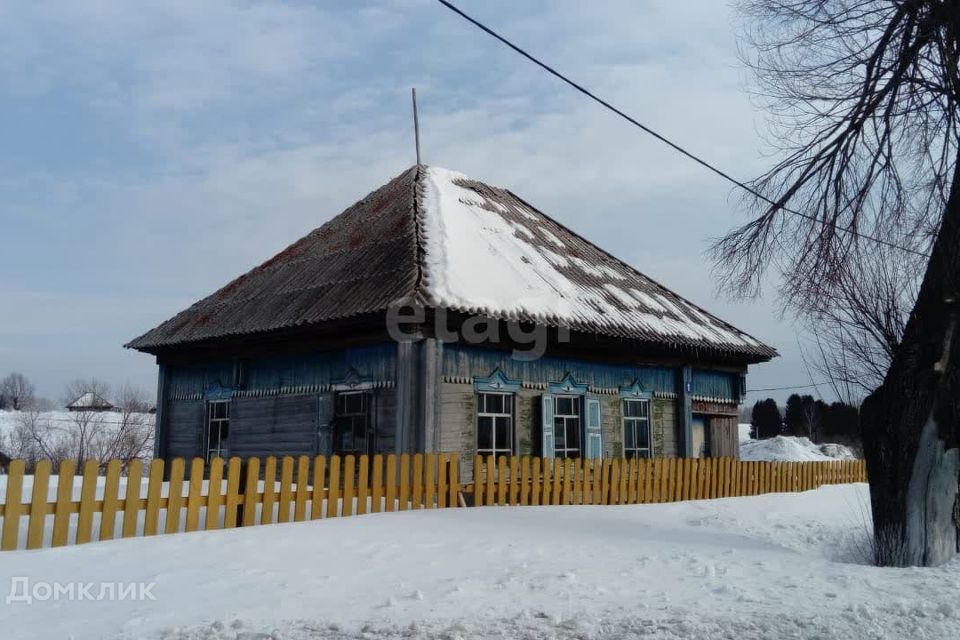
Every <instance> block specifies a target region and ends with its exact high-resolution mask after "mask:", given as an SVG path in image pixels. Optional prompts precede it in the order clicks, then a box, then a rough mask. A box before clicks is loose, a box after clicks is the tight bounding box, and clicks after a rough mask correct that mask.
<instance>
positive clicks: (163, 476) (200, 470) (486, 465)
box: [0, 453, 866, 551]
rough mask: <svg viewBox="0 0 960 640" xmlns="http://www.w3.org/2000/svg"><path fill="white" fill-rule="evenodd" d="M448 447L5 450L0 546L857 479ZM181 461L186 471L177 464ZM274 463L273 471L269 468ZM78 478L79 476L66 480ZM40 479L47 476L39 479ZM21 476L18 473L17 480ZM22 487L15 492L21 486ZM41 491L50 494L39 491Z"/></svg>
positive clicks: (807, 467) (821, 472) (831, 466)
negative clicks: (313, 452) (84, 458)
mask: <svg viewBox="0 0 960 640" xmlns="http://www.w3.org/2000/svg"><path fill="white" fill-rule="evenodd" d="M458 463H459V459H458V457H457V456H456V455H453V454H443V453H440V454H416V455H406V454H405V455H400V456H396V455H388V456H381V455H376V456H372V457H368V456H365V455H364V456H359V457H354V456H346V457H344V458H342V459H341V458H340V457H339V456H331V457H329V458H325V457H324V456H317V457H315V458H309V457H307V456H302V457H299V458H296V459H295V458H291V457H284V458H282V459H281V460H279V461H278V460H277V459H276V458H274V457H268V458H265V459H263V460H262V464H261V460H260V459H259V458H248V459H247V460H245V461H241V460H240V459H239V458H231V459H230V460H229V461H227V462H225V461H223V460H221V459H219V458H217V459H214V460H213V461H211V463H210V464H209V465H207V464H206V463H205V461H204V460H202V459H200V458H195V459H193V460H192V461H190V463H189V467H188V466H187V464H186V462H185V461H184V460H183V459H182V458H177V459H174V460H171V461H170V462H169V465H167V463H166V462H165V461H163V460H154V461H153V462H151V463H150V465H149V468H147V469H146V473H144V466H143V464H142V463H141V462H140V461H138V460H134V461H131V462H129V463H128V465H127V468H126V476H125V477H123V476H122V474H121V470H122V468H123V467H122V465H121V462H120V461H118V460H112V461H110V462H109V463H108V464H106V465H105V467H104V468H102V467H101V465H99V464H98V463H97V462H95V461H88V462H86V463H85V464H84V465H83V468H82V475H79V476H78V475H77V468H76V464H75V463H74V462H72V461H69V460H66V461H63V462H61V463H60V464H59V467H58V471H57V473H56V474H53V473H52V465H51V464H50V462H49V461H42V462H39V463H38V464H37V465H36V468H35V469H34V472H33V474H32V476H31V475H26V473H25V465H24V462H23V461H21V460H15V461H13V462H11V464H10V466H9V470H8V475H7V477H6V481H7V482H6V491H5V495H4V497H5V500H4V502H3V503H2V504H0V550H2V551H8V550H14V549H18V548H26V549H37V548H40V547H43V546H54V547H58V546H63V545H66V544H69V543H71V542H72V543H75V544H83V543H86V542H91V541H92V540H94V539H96V540H110V539H113V538H115V537H123V538H129V537H134V536H141V535H142V536H151V535H156V534H160V533H178V532H189V531H198V530H201V529H204V530H211V529H229V528H233V527H238V526H252V525H258V524H271V523H274V522H299V521H303V520H308V519H310V520H315V519H319V518H333V517H341V516H351V515H354V514H356V515H363V514H366V513H377V512H381V511H385V512H390V511H405V510H408V509H432V508H446V507H465V506H468V505H472V506H480V505H484V506H492V505H501V506H504V505H574V504H577V505H580V504H596V505H601V504H639V503H652V502H672V501H678V500H697V499H707V498H722V497H733V496H747V495H756V494H760V493H768V492H781V491H806V490H808V489H814V488H816V487H818V486H820V485H823V484H841V483H848V482H863V481H865V480H866V469H865V466H864V464H863V462H862V461H859V460H855V461H840V462H741V461H739V460H736V459H733V458H704V459H698V460H696V459H679V458H657V459H653V460H629V461H628V460H621V459H604V460H596V461H593V460H554V459H545V458H531V457H526V456H524V457H512V458H506V457H501V458H498V459H496V460H495V459H493V458H492V457H489V458H486V459H483V458H481V457H480V456H477V457H476V458H475V459H474V478H473V482H470V483H465V484H463V485H461V483H460V470H459V464H458ZM101 471H103V474H101ZM188 471H189V473H187V472H188ZM278 471H279V479H278V478H277V473H278ZM78 478H79V480H78ZM51 480H55V482H53V483H51ZM25 485H29V486H26V487H25ZM25 488H26V489H27V491H26V493H27V494H28V495H29V498H28V499H27V501H24V489H25ZM51 496H52V499H51Z"/></svg>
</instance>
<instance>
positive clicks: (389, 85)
mask: <svg viewBox="0 0 960 640" xmlns="http://www.w3.org/2000/svg"><path fill="white" fill-rule="evenodd" d="M464 6H465V8H466V9H467V10H468V11H471V12H474V13H476V14H477V15H478V16H479V17H480V18H481V19H483V20H485V21H488V22H489V23H490V24H491V25H493V26H495V27H497V28H502V30H503V31H504V32H505V33H507V34H508V35H509V36H511V37H514V38H516V39H517V41H518V42H521V43H522V44H524V45H526V46H529V48H530V49H531V50H533V51H535V52H537V53H538V54H539V55H542V56H543V57H544V58H545V59H547V60H549V61H551V62H554V63H556V65H557V66H558V67H561V68H563V69H564V70H565V71H567V72H569V73H570V75H572V76H573V77H575V78H577V79H578V80H581V81H582V82H583V83H584V84H586V85H587V86H590V87H592V88H594V89H596V90H597V91H598V92H600V93H602V94H603V95H604V96H605V97H608V98H609V99H610V100H611V101H612V102H614V103H615V104H618V105H621V106H623V108H624V109H625V110H626V111H628V112H629V113H632V114H636V115H637V116H638V117H639V118H641V119H642V120H643V121H645V122H647V123H649V124H650V125H651V126H654V127H656V128H657V129H658V130H661V131H662V132H663V133H665V134H668V135H670V136H671V137H674V138H675V139H676V140H677V141H678V142H680V143H681V144H683V145H685V146H689V147H690V148H691V149H692V150H694V151H698V152H701V153H703V154H704V155H705V156H707V157H708V159H710V160H712V161H715V162H717V163H718V164H720V165H721V166H723V167H725V168H728V169H730V170H731V171H733V173H735V174H736V175H739V176H745V177H747V176H750V175H753V174H755V173H757V172H758V171H759V169H760V168H761V167H762V162H761V160H760V158H759V157H758V151H757V150H758V148H759V142H758V140H757V136H756V134H755V126H756V120H757V114H756V113H754V111H753V109H752V108H751V107H750V104H749V101H748V98H747V96H746V95H745V94H744V93H743V91H742V90H741V86H740V82H741V79H740V72H739V70H738V66H737V61H736V57H735V42H734V39H733V31H732V29H731V26H730V23H731V21H732V17H731V14H730V13H729V9H728V8H727V7H726V6H725V5H723V4H722V3H715V2H708V1H706V0H705V1H703V2H699V3H694V2H690V3H672V2H653V3H636V2H627V1H622V2H614V3H603V4H602V5H597V4H596V3H587V2H563V3H554V2H537V3H533V2H531V3H513V2H506V1H505V0H503V1H497V2H482V3H481V2H465V3H464ZM11 25H16V26H11ZM24 34H29V36H27V35H24ZM0 60H2V62H0V71H2V72H4V75H3V78H2V79H0V97H6V98H7V101H8V104H13V105H16V106H17V107H19V108H21V109H23V110H29V108H30V106H31V105H37V106H38V107H43V108H47V107H49V105H51V104H56V105H61V106H62V108H63V109H64V110H66V111H68V112H69V113H70V116H71V118H72V119H73V121H75V122H76V123H77V124H76V125H75V126H74V127H73V129H77V128H80V129H83V128H87V129H89V130H90V131H95V132H96V134H97V135H96V138H97V139H96V141H95V142H96V144H94V142H90V141H89V140H87V139H85V138H83V137H82V136H79V135H77V134H75V133H71V131H69V130H68V131H65V132H64V137H63V140H64V144H63V145H60V146H61V148H60V149H58V148H57V147H56V145H52V146H50V147H46V146H43V147H37V146H33V147H32V148H31V147H30V146H29V142H26V140H29V135H25V136H24V140H25V142H22V143H21V144H22V146H21V148H20V151H21V152H22V153H23V158H28V157H30V158H34V157H35V158H34V159H35V162H31V163H30V165H29V166H27V164H26V161H24V166H22V167H17V166H16V164H14V165H13V166H12V170H11V171H6V172H4V177H3V178H2V180H3V185H4V186H5V187H9V188H8V189H7V192H8V194H9V198H8V204H7V205H0V215H2V216H4V218H5V219H7V218H9V219H13V220H14V221H15V222H14V224H13V225H12V227H10V228H9V230H8V233H11V234H12V235H13V237H14V238H15V244H16V246H15V247H14V249H13V251H12V252H10V253H8V255H7V256H6V257H0V269H2V270H3V271H4V272H5V273H16V274H17V277H16V278H14V280H16V282H17V289H18V290H27V291H39V292H46V293H49V294H51V295H54V294H56V295H60V294H63V293H64V291H66V292H69V294H70V295H74V294H77V295H78V296H80V297H81V298H83V296H85V295H90V294H96V295H103V296H106V297H107V298H108V299H109V300H110V301H111V302H110V303H109V304H106V305H105V306H107V307H109V308H110V309H111V314H112V313H113V312H115V313H118V314H123V313H124V311H123V309H124V308H125V307H126V308H135V309H136V311H131V312H130V314H129V318H131V319H133V320H132V321H131V322H130V323H127V322H122V323H114V322H112V321H110V320H109V319H103V316H102V315H99V312H97V311H96V310H95V309H88V311H86V312H83V313H81V314H80V315H81V317H83V318H87V319H89V320H90V322H89V323H87V322H83V323H80V325H78V326H80V327H82V328H83V331H96V330H98V327H100V326H101V325H100V322H101V320H103V326H104V327H109V328H110V331H113V332H115V334H116V335H115V338H114V340H115V342H116V344H118V345H119V344H122V342H124V341H126V340H127V339H129V338H131V337H133V335H135V334H136V333H138V332H139V330H140V329H146V328H148V327H149V326H152V325H153V324H155V323H156V322H159V321H160V320H163V319H165V318H166V317H168V316H169V315H172V313H174V312H175V311H177V310H179V306H181V305H182V304H183V303H184V301H190V300H194V299H197V298H199V297H201V296H203V295H206V294H207V293H210V292H211V291H212V290H213V289H214V288H216V287H218V286H220V285H222V284H223V283H225V282H226V281H227V280H229V279H230V278H232V277H234V276H236V275H238V274H239V273H241V272H242V271H245V270H246V269H249V268H250V267H251V266H253V265H254V264H257V263H259V262H260V261H262V260H264V259H266V258H268V257H269V256H271V255H272V254H273V253H275V252H276V251H278V250H280V249H281V248H283V247H284V246H286V245H287V244H289V243H290V242H292V241H294V240H296V239H297V238H299V237H300V236H302V235H303V234H305V233H307V232H308V231H310V230H311V229H313V228H315V227H316V226H319V225H320V224H322V223H323V222H324V221H326V220H327V219H329V218H330V217H332V216H333V215H335V214H337V213H339V212H340V211H341V210H343V209H344V208H346V207H347V206H348V205H349V204H351V203H353V202H354V201H356V200H357V199H359V198H361V197H362V196H364V195H365V194H366V193H368V192H369V191H370V190H372V189H374V188H375V187H377V186H379V185H380V184H382V183H384V182H385V181H386V180H387V179H389V178H390V177H392V176H394V175H396V174H398V173H400V172H401V171H402V170H403V169H405V168H406V167H407V166H409V165H411V164H412V163H413V141H412V131H411V128H412V127H411V119H410V105H409V87H410V86H411V85H416V86H417V87H418V89H419V90H418V94H419V96H420V99H421V104H420V108H421V117H422V125H423V147H424V153H425V158H426V160H427V161H428V162H430V163H435V164H438V165H441V166H448V167H450V168H453V169H457V170H461V171H463V172H465V173H467V174H470V175H474V176H475V177H477V178H480V179H485V180H488V181H490V182H491V183H494V184H500V185H503V186H507V187H509V188H511V189H513V190H514V191H516V192H517V193H518V194H520V195H522V196H523V197H525V198H526V199H528V200H530V201H531V202H532V203H534V204H535V205H537V206H538V207H540V208H541V209H543V210H544V211H545V212H547V213H548V214H550V215H553V216H555V217H556V218H558V219H559V220H560V221H562V222H564V223H565V224H568V225H569V226H571V227H572V228H573V229H574V230H576V231H577V232H579V233H581V234H583V235H585V236H586V237H588V238H589V239H591V240H593V241H594V242H596V243H597V244H599V245H601V246H603V247H604V248H606V249H608V250H610V251H611V252H612V253H614V254H615V255H618V256H619V257H621V258H623V259H625V260H627V261H629V262H631V263H632V264H634V265H635V266H636V267H638V268H639V269H641V270H643V271H645V272H647V273H649V274H650V275H651V276H652V277H655V278H657V279H659V280H661V281H662V282H664V283H665V284H667V285H668V286H671V287H673V288H675V289H677V290H678V292H680V293H681V294H684V295H688V296H690V297H691V298H692V299H693V300H694V301H696V302H698V303H699V304H701V305H703V306H705V307H707V308H708V309H711V310H717V309H719V310H721V311H722V312H721V311H718V315H721V317H725V318H726V319H729V320H731V321H734V322H735V323H736V324H738V325H741V326H742V327H743V328H744V329H745V330H747V331H751V332H753V333H757V334H758V335H759V336H760V337H762V338H765V339H768V340H770V341H772V342H773V343H774V344H775V345H776V346H783V344H784V343H786V342H788V341H790V340H792V332H791V330H790V329H789V327H787V328H784V326H783V325H782V323H779V322H777V321H776V319H775V313H774V311H773V308H772V306H771V305H770V304H769V303H768V302H762V303H759V304H755V305H751V306H739V307H738V306H734V305H728V304H727V303H725V302H723V301H717V300H715V299H714V298H713V295H712V290H713V287H714V284H713V283H711V282H710V281H709V279H708V277H707V276H708V271H709V265H708V264H707V263H706V262H705V260H704V257H703V252H704V250H705V249H706V247H707V243H708V241H709V238H711V237H715V236H717V235H719V234H721V233H723V232H724V231H725V230H726V229H727V228H728V227H729V226H730V225H731V224H732V223H733V222H734V221H735V220H737V219H738V216H739V215H740V212H739V211H738V210H737V209H736V200H735V199H731V191H730V188H729V185H727V184H725V183H723V182H722V181H720V180H719V179H717V178H715V177H714V176H712V175H710V174H709V173H706V172H704V170H703V169H702V168H701V167H698V166H697V165H696V164H694V163H692V162H691V161H689V160H688V159H685V158H682V157H680V156H678V155H677V154H676V153H675V152H673V151H670V150H668V149H666V148H665V147H663V146H662V145H661V144H660V143H658V142H656V141H654V140H652V139H651V138H650V137H649V136H646V135H645V134H643V133H642V132H640V131H638V130H636V129H634V128H632V127H630V126H629V125H627V124H626V123H624V122H623V121H621V120H619V119H618V118H616V117H615V116H613V115H612V114H610V113H609V112H607V111H605V110H603V109H601V108H600V107H598V106H597V105H595V104H593V103H590V102H589V101H587V100H586V99H584V98H583V97H582V96H580V95H578V94H576V93H575V92H573V91H572V90H570V89H569V88H568V87H565V86H564V85H562V84H561V83H560V82H559V81H557V80H556V79H555V78H552V77H550V76H548V75H547V74H544V73H543V72H542V71H541V70H539V69H537V68H536V67H534V66H532V65H530V64H529V63H528V62H526V61H524V60H522V59H521V58H519V57H518V56H516V55H515V54H513V53H512V52H510V51H508V50H506V49H505V48H503V47H502V46H501V45H498V44H497V43H496V42H494V41H493V40H492V39H490V38H489V37H488V36H486V35H485V34H483V33H481V32H479V31H477V30H476V29H473V28H471V27H469V26H468V25H467V24H466V23H464V22H463V21H462V20H460V19H459V18H456V17H455V16H453V15H452V14H450V13H449V12H447V11H444V10H442V9H440V8H439V7H438V6H437V5H436V3H433V2H428V1H425V0H419V1H416V2H407V1H403V2H401V1H399V0H397V1H380V2H375V1H373V0H370V1H364V2H357V3H349V4H348V5H340V4H334V3H331V4H326V3H324V4H320V3H301V2H286V3H268V4H253V3H247V2H229V1H227V0H215V1H211V2H203V3H196V2H163V3H161V2H148V3H135V4H131V3H127V2H120V1H119V0H117V1H107V0H98V1H96V2H90V3H83V4H76V3H69V2H52V3H23V4H18V5H13V6H6V7H5V8H3V9H0ZM8 108H9V107H8ZM4 109H5V107H3V106H0V122H2V121H3V116H4ZM8 115H9V114H8ZM8 121H9V122H12V120H11V119H10V118H8ZM19 121H20V120H18V122H19ZM23 121H24V122H27V123H28V124H27V125H26V126H28V127H29V126H37V127H38V130H39V126H40V125H38V124H36V123H34V122H33V121H26V120H23ZM0 126H2V125H0ZM27 133H28V134H29V133H30V131H28V132H27ZM93 151H96V161H91V160H90V158H91V156H92V154H93V153H92V152H93ZM14 154H16V150H15V151H14ZM3 284H4V283H3V282H0V288H2V285H3ZM7 288H10V287H7ZM124 300H128V301H129V304H124ZM62 302H63V303H64V304H73V303H71V302H69V300H67V299H63V300H62ZM76 304H79V305H80V308H83V304H84V303H83V302H82V300H81V301H80V302H77V303H76ZM114 304H117V305H118V306H117V307H113V306H112V305H114ZM18 307H19V309H18V310H17V311H15V312H14V314H15V315H16V317H15V318H14V319H13V320H10V319H8V321H7V323H6V324H3V323H0V326H8V327H9V326H15V327H28V328H29V327H30V326H31V324H32V322H31V318H36V317H38V316H39V315H43V313H44V310H46V309H48V308H49V307H48V306H47V303H45V302H42V301H41V300H39V299H23V300H20V301H19V302H18ZM108 315H110V314H108ZM111 317H112V316H111ZM69 324H70V323H69V322H68V320H67V319H66V318H57V317H56V316H52V317H50V318H48V319H45V320H44V321H43V322H42V323H41V324H40V325H38V326H37V332H40V331H41V329H42V332H44V333H57V332H58V331H59V332H60V333H61V334H62V335H71V331H76V330H77V329H76V326H75V327H74V329H71V328H70V326H69ZM132 325H137V326H138V327H139V329H137V330H135V331H132V332H131V331H130V329H128V326H129V327H130V328H132ZM9 339H10V338H9V334H7V335H6V336H5V335H4V334H2V333H0V341H6V340H9ZM3 347H4V345H2V344H0V348H3ZM21 357H25V356H21ZM58 357H60V358H62V359H63V360H65V361H66V360H71V359H73V360H71V362H73V364H74V365H76V366H77V367H80V366H81V365H82V362H80V363H79V364H78V362H79V359H80V358H81V357H89V354H86V355H85V356H81V355H76V356H75V355H72V354H71V353H69V352H67V353H63V354H61V355H60V356H58ZM124 362H128V361H127V360H124ZM796 365H797V363H796V361H795V360H794V359H793V358H790V359H789V360H788V358H784V359H783V362H782V363H777V364H776V365H770V367H774V368H773V369H771V371H772V373H770V374H769V376H770V379H775V378H776V379H779V380H782V381H784V382H793V380H792V379H791V380H786V379H785V378H787V377H790V378H792V377H795V376H794V375H793V373H794V372H793V370H794V369H796V368H797V367H796ZM125 366H126V365H125ZM777 367H779V368H780V369H781V370H778V369H777ZM125 370H127V369H125ZM134 370H135V367H134V369H128V370H127V371H131V372H132V371H134ZM131 375H136V376H138V379H139V380H142V381H144V382H147V381H149V379H150V378H151V376H152V375H153V366H152V363H151V362H150V361H149V358H146V357H143V358H142V368H141V369H140V370H139V372H138V373H131ZM118 382H119V381H118ZM764 386H775V385H764Z"/></svg>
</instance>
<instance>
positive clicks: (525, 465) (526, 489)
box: [520, 456, 530, 506]
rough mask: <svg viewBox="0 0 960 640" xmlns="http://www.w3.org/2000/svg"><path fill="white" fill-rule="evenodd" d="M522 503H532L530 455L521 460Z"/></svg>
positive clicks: (524, 504) (525, 504)
mask: <svg viewBox="0 0 960 640" xmlns="http://www.w3.org/2000/svg"><path fill="white" fill-rule="evenodd" d="M520 504H521V505H523V506H527V505H528V504H530V456H523V458H522V459H521V460H520Z"/></svg>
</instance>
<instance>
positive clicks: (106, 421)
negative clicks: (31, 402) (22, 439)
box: [0, 410, 156, 451]
mask: <svg viewBox="0 0 960 640" xmlns="http://www.w3.org/2000/svg"><path fill="white" fill-rule="evenodd" d="M88 415H90V414H88ZM92 415H93V416H94V417H95V419H96V421H97V423H98V424H102V425H103V426H104V427H116V426H118V425H120V424H121V422H120V421H121V415H120V414H119V413H113V412H110V411H104V412H102V413H95V414H92ZM134 415H137V416H139V418H140V419H141V420H142V421H143V423H144V424H147V425H152V424H153V421H154V419H155V417H156V416H154V414H152V413H142V414H134ZM22 416H23V412H21V411H7V410H2V411H0V442H2V440H3V438H4V437H5V436H9V434H11V433H13V431H14V429H16V427H17V424H18V422H19V421H20V420H21V419H22ZM76 416H77V414H75V413H70V412H69V411H66V410H64V411H43V412H41V413H40V414H39V420H40V421H41V422H43V423H48V424H50V426H52V427H53V428H55V429H62V430H67V431H69V430H70V429H71V428H74V426H75V424H76V422H75V419H76ZM2 450H3V447H2V446H0V451H2Z"/></svg>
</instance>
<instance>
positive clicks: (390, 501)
mask: <svg viewBox="0 0 960 640" xmlns="http://www.w3.org/2000/svg"><path fill="white" fill-rule="evenodd" d="M386 480H387V491H386V493H385V494H384V505H383V508H384V511H393V510H395V509H396V502H397V456H396V455H394V454H392V453H391V454H390V455H388V456H387V478H386Z"/></svg>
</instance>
